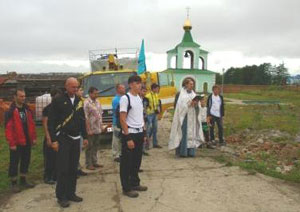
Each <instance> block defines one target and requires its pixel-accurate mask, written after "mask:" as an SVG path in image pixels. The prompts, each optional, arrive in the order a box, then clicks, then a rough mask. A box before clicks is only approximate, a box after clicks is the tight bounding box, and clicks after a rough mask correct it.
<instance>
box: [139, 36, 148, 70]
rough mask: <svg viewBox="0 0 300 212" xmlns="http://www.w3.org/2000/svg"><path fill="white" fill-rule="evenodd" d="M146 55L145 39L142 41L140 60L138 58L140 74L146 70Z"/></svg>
mask: <svg viewBox="0 0 300 212" xmlns="http://www.w3.org/2000/svg"><path fill="white" fill-rule="evenodd" d="M146 70H147V68H146V56H145V47H144V39H143V41H142V45H141V49H140V54H139V60H138V72H137V73H138V74H143V73H144V72H146Z"/></svg>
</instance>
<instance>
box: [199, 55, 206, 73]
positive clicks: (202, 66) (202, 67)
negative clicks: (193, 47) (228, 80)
mask: <svg viewBox="0 0 300 212" xmlns="http://www.w3.org/2000/svg"><path fill="white" fill-rule="evenodd" d="M199 68H200V69H202V70H204V69H205V61H204V58H203V57H199Z"/></svg>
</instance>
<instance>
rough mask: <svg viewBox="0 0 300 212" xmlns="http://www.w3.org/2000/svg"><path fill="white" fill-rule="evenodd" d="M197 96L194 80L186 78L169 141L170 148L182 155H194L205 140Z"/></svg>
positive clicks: (177, 104)
mask: <svg viewBox="0 0 300 212" xmlns="http://www.w3.org/2000/svg"><path fill="white" fill-rule="evenodd" d="M196 96H197V95H196V93H195V92H194V81H193V80H192V79H191V78H187V79H185V80H184V82H183V88H182V89H181V91H180V94H179V97H178V101H177V103H176V108H175V114H174V118H173V123H172V127H171V134H170V141H169V149H170V150H173V149H176V155H177V156H180V157H194V156H195V153H196V149H197V147H199V146H200V144H201V143H202V142H203V141H204V137H203V132H202V125H201V117H200V113H199V110H200V109H201V108H200V107H199V101H198V99H197V98H195V97H196Z"/></svg>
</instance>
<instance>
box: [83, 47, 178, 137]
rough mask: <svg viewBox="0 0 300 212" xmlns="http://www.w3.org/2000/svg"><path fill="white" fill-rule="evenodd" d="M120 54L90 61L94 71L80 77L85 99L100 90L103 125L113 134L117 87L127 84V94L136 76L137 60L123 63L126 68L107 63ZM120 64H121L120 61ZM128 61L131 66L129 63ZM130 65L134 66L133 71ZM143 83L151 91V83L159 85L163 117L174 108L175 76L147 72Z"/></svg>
mask: <svg viewBox="0 0 300 212" xmlns="http://www.w3.org/2000/svg"><path fill="white" fill-rule="evenodd" d="M111 55H114V56H115V57H116V55H118V54H109V55H107V54H100V55H98V57H96V58H91V52H90V62H91V67H92V71H91V72H89V73H86V74H84V75H83V76H82V77H80V82H81V86H82V87H83V90H84V96H87V95H88V89H89V88H90V87H91V86H93V87H96V88H97V89H98V90H99V98H98V100H99V102H100V103H101V105H102V108H103V123H104V124H105V125H107V132H108V133H110V132H112V127H111V126H112V115H113V111H112V99H113V98H114V96H115V95H116V89H115V86H116V84H117V83H121V84H124V85H125V87H126V90H127V91H128V82H127V81H128V78H129V77H130V76H132V75H136V74H137V72H136V65H134V64H135V61H133V62H132V60H136V58H133V59H128V58H127V59H123V60H122V61H125V62H124V63H123V64H118V63H117V62H114V61H112V59H111V57H110V59H109V61H108V58H109V56H111ZM119 61H121V59H120V57H119ZM128 61H129V62H128ZM126 62H127V64H130V65H132V64H133V66H131V67H130V65H126ZM140 76H141V78H142V81H143V83H145V84H146V86H147V88H148V91H149V90H150V89H149V88H150V86H151V84H152V83H157V84H158V85H160V93H159V98H160V100H161V103H162V112H161V114H163V113H164V112H165V110H166V109H168V108H170V107H173V104H174V99H175V95H176V92H177V91H176V88H175V86H174V80H173V77H172V74H170V73H164V72H146V73H144V74H142V75H140Z"/></svg>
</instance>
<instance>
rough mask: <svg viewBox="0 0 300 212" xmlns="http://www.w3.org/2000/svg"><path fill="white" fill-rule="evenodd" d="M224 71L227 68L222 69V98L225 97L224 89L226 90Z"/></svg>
mask: <svg viewBox="0 0 300 212" xmlns="http://www.w3.org/2000/svg"><path fill="white" fill-rule="evenodd" d="M224 71H225V68H223V69H222V96H223V93H224V92H223V89H224Z"/></svg>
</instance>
